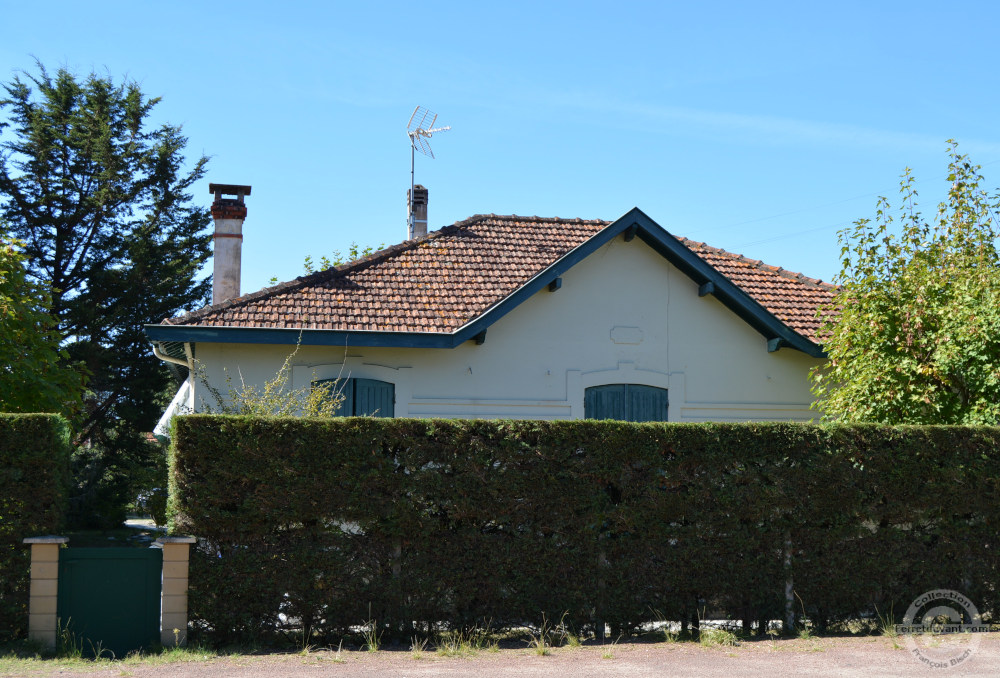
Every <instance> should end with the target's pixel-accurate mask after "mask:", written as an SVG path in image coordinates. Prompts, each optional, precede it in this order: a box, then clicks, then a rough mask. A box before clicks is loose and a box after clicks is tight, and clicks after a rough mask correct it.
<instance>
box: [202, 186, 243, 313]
mask: <svg viewBox="0 0 1000 678" xmlns="http://www.w3.org/2000/svg"><path fill="white" fill-rule="evenodd" d="M208 192H209V193H212V194H214V195H215V200H214V201H213V202H212V218H213V219H215V270H214V272H213V274H212V304H219V303H222V302H223V301H225V300H226V299H235V298H236V297H238V296H240V267H241V258H242V256H243V221H244V219H246V218H247V206H246V205H244V204H243V196H246V195H250V187H249V186H237V185H235V184H209V185H208ZM223 196H233V197H225V198H224V197H223Z"/></svg>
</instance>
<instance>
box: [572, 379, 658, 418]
mask: <svg viewBox="0 0 1000 678" xmlns="http://www.w3.org/2000/svg"><path fill="white" fill-rule="evenodd" d="M667 412H668V400H667V390H666V389H664V388H656V387H655V386H645V385H643V384H604V385H603V386H592V387H590V388H588V389H586V390H585V391H584V395H583V416H584V417H586V418H587V419H617V420H619V421H667Z"/></svg>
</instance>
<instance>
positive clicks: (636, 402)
mask: <svg viewBox="0 0 1000 678" xmlns="http://www.w3.org/2000/svg"><path fill="white" fill-rule="evenodd" d="M625 392H626V394H627V399H628V420H629V421H666V420H667V405H668V404H667V390H666V389H664V388H656V387H654V386H643V385H641V384H628V385H627V386H626V387H625Z"/></svg>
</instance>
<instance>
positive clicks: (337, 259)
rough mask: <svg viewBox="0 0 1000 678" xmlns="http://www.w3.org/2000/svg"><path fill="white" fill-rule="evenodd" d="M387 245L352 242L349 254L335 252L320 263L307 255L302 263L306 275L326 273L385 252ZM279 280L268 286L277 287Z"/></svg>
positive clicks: (323, 258) (348, 250)
mask: <svg viewBox="0 0 1000 678" xmlns="http://www.w3.org/2000/svg"><path fill="white" fill-rule="evenodd" d="M384 249H385V245H384V244H382V245H379V246H378V247H370V246H369V247H359V246H358V243H356V242H352V243H351V246H350V247H348V248H347V254H346V255H344V254H343V253H342V252H341V251H340V250H334V251H333V254H332V255H331V256H329V257H328V256H326V255H324V256H321V257H320V258H319V263H317V262H316V261H314V260H313V258H312V256H311V255H308V254H307V255H306V258H305V260H304V261H303V263H302V268H303V270H304V271H305V274H306V275H309V274H310V273H315V272H316V271H325V270H326V269H328V268H331V267H333V266H340V265H341V264H346V263H347V262H349V261H354V260H355V259H360V258H361V257H367V256H368V255H369V254H374V253H375V252H378V251H379V250H384ZM278 282H279V281H278V279H277V278H276V277H272V278H271V279H270V280H269V281H268V284H270V285H277V284H278Z"/></svg>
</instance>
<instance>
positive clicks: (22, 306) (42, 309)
mask: <svg viewBox="0 0 1000 678" xmlns="http://www.w3.org/2000/svg"><path fill="white" fill-rule="evenodd" d="M24 259H25V257H24V255H23V254H22V253H21V251H20V249H19V247H18V243H16V242H15V241H13V240H10V239H8V238H6V237H5V236H4V233H3V224H2V223H0V412H54V413H57V414H62V415H64V416H68V417H72V416H74V415H75V414H76V413H77V412H78V411H79V409H80V405H81V398H82V395H83V375H82V374H81V373H80V371H79V370H76V369H74V368H73V367H72V366H70V365H67V364H66V360H67V358H68V355H67V353H66V352H65V351H64V350H62V349H61V348H60V346H59V341H60V337H59V334H58V333H57V332H56V327H55V321H54V320H53V319H52V316H51V315H49V313H48V309H47V307H48V304H49V303H50V299H49V295H48V292H47V291H46V290H45V288H44V287H42V286H41V285H39V284H38V283H33V282H31V281H29V280H28V279H27V276H26V273H25V269H24Z"/></svg>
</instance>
